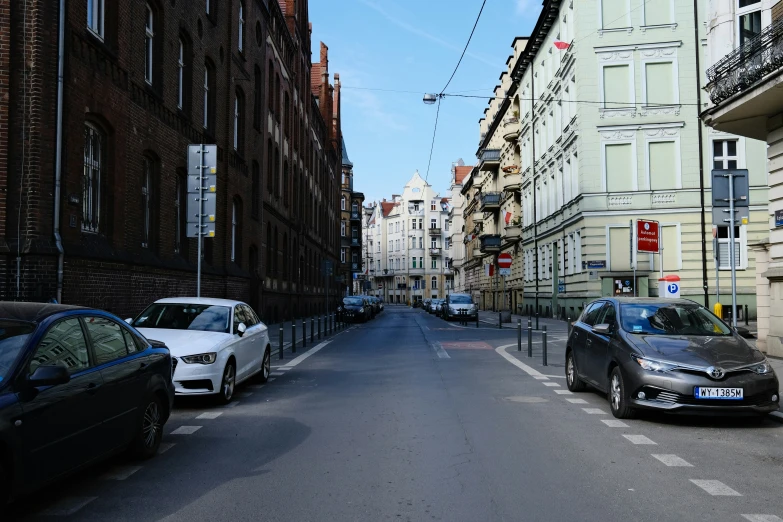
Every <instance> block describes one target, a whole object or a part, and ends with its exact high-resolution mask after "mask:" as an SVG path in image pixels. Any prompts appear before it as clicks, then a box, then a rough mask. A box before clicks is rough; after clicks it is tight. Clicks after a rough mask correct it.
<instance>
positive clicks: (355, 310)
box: [337, 295, 372, 323]
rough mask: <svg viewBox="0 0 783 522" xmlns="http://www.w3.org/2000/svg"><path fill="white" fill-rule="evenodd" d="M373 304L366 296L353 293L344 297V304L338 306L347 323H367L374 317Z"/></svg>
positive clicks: (338, 310) (342, 318) (338, 311)
mask: <svg viewBox="0 0 783 522" xmlns="http://www.w3.org/2000/svg"><path fill="white" fill-rule="evenodd" d="M371 306H372V305H370V303H369V302H368V301H367V300H366V299H365V298H364V297H362V296H360V295H352V296H348V297H344V298H343V304H342V305H341V306H340V307H339V308H337V313H338V314H340V318H341V320H342V321H344V322H346V323H351V322H355V323H365V322H367V321H369V320H370V319H372V309H371Z"/></svg>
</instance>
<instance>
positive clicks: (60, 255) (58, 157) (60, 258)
mask: <svg viewBox="0 0 783 522" xmlns="http://www.w3.org/2000/svg"><path fill="white" fill-rule="evenodd" d="M64 69H65V0H60V10H59V21H58V40H57V151H56V153H55V160H54V161H55V164H54V243H55V245H56V246H57V296H56V297H57V302H58V303H62V300H63V265H64V263H65V250H64V249H63V240H62V237H61V236H60V182H61V180H62V170H63V74H64Z"/></svg>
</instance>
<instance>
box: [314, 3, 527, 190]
mask: <svg viewBox="0 0 783 522" xmlns="http://www.w3.org/2000/svg"><path fill="white" fill-rule="evenodd" d="M337 5H339V7H336V6H337ZM480 7H481V0H339V1H338V2H331V1H327V0H314V1H311V2H310V21H311V22H312V23H313V42H312V45H313V61H317V60H318V56H319V51H318V50H319V42H321V41H323V42H324V43H325V44H326V45H327V46H329V72H330V73H332V74H333V73H335V72H337V73H340V81H341V82H342V84H343V91H342V100H343V101H342V118H343V122H342V128H343V135H344V137H345V142H346V147H347V148H348V156H349V157H350V158H351V161H352V162H353V164H354V175H355V181H354V188H355V190H360V191H362V192H364V195H365V197H366V202H371V201H374V200H381V199H382V198H384V197H385V198H387V199H388V198H390V197H391V195H392V194H400V193H401V191H402V187H403V186H404V184H405V182H407V181H408V180H409V179H410V177H411V176H412V175H413V172H414V171H415V170H418V171H419V172H420V174H421V175H422V177H424V176H425V174H426V171H427V160H428V158H429V153H430V144H431V140H432V129H433V125H434V122H435V111H436V106H435V105H425V104H424V103H422V94H423V93H425V92H440V90H441V89H442V88H443V87H444V85H445V84H446V81H447V80H448V78H449V76H450V75H451V72H452V71H453V69H454V66H455V65H456V63H457V60H458V59H459V55H460V53H461V52H462V48H463V47H464V45H465V42H466V41H467V38H468V35H469V34H470V30H471V28H472V27H473V23H474V21H475V19H476V15H477V14H478V10H479V8H480ZM540 7H541V2H540V0H487V4H486V6H485V8H484V12H483V14H482V16H481V21H480V22H479V25H478V27H477V28H476V32H475V34H474V35H473V40H472V41H471V43H470V47H469V48H468V53H467V55H466V56H465V58H464V59H463V61H462V65H461V66H460V68H459V71H458V72H457V75H456V76H455V77H454V80H452V82H451V85H450V86H449V88H448V90H447V92H452V93H456V92H460V93H464V94H470V95H477V96H483V97H484V96H485V97H486V98H480V99H478V98H477V99H462V98H446V99H444V100H443V102H442V103H441V108H440V118H439V122H438V134H437V137H436V140H435V151H434V153H433V155H432V166H431V167H430V174H429V182H430V184H432V185H433V186H434V187H435V189H436V190H438V191H440V193H441V195H446V191H447V189H448V184H449V179H450V169H451V163H452V161H456V160H457V159H458V158H463V160H464V161H465V164H467V165H472V164H473V163H474V161H475V153H476V149H477V148H478V139H479V128H478V120H479V118H481V117H482V115H483V111H484V108H485V107H486V106H487V99H488V98H489V97H490V96H492V90H493V88H494V87H495V85H497V84H498V77H499V76H500V74H501V72H503V70H505V62H506V59H507V58H508V56H509V54H510V53H511V43H512V42H513V40H514V37H516V36H524V35H528V34H529V33H530V31H531V30H532V28H533V26H534V25H535V21H536V18H537V17H538V13H539V11H540ZM357 88H362V89H357ZM364 89H392V90H403V91H415V92H413V93H397V92H385V91H377V90H364ZM465 91H470V92H465Z"/></svg>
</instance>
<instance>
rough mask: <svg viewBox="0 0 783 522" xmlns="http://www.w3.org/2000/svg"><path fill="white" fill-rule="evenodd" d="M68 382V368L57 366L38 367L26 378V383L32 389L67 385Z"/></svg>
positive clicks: (69, 378) (69, 377)
mask: <svg viewBox="0 0 783 522" xmlns="http://www.w3.org/2000/svg"><path fill="white" fill-rule="evenodd" d="M70 380H71V375H70V374H69V373H68V368H66V367H65V366H61V365H59V364H53V365H48V366H39V367H38V368H36V369H35V371H34V372H33V374H32V375H30V376H29V377H28V378H27V382H28V383H29V384H30V386H32V387H34V388H38V387H40V386H55V385H57V384H67V383H68V382H70Z"/></svg>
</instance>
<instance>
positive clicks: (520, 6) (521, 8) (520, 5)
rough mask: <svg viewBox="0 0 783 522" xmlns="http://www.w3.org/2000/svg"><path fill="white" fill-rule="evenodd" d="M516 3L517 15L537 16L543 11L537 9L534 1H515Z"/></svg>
mask: <svg viewBox="0 0 783 522" xmlns="http://www.w3.org/2000/svg"><path fill="white" fill-rule="evenodd" d="M514 2H515V3H516V11H517V15H520V16H536V15H538V12H539V11H540V10H541V9H540V8H537V7H536V3H535V2H534V0H514Z"/></svg>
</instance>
